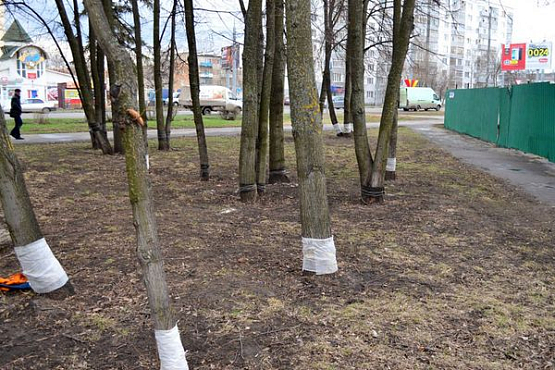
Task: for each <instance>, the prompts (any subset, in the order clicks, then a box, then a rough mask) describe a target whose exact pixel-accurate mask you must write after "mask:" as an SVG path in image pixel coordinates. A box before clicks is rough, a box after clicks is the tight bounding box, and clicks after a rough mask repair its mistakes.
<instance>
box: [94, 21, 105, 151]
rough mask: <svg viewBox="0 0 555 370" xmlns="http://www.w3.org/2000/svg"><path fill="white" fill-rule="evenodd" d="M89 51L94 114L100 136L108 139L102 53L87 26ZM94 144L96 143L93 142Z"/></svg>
mask: <svg viewBox="0 0 555 370" xmlns="http://www.w3.org/2000/svg"><path fill="white" fill-rule="evenodd" d="M89 50H90V56H91V77H92V81H93V85H94V86H93V87H94V112H95V115H96V122H98V123H99V125H100V130H101V131H102V135H104V137H106V140H107V139H108V133H107V131H106V99H105V98H104V91H105V90H104V88H105V87H104V52H103V51H102V48H101V47H100V45H98V43H97V42H96V36H95V34H94V31H93V29H92V26H90V24H89ZM95 143H96V141H95Z"/></svg>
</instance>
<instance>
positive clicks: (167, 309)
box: [85, 0, 188, 370]
mask: <svg viewBox="0 0 555 370" xmlns="http://www.w3.org/2000/svg"><path fill="white" fill-rule="evenodd" d="M85 7H86V8H87V10H88V13H89V18H90V20H91V24H92V25H93V27H94V30H95V33H96V35H97V38H98V41H99V42H100V45H101V46H102V49H103V50H104V52H105V53H106V57H107V59H108V60H110V61H111V62H112V63H113V65H114V70H115V78H116V81H114V84H113V86H114V88H112V89H111V91H110V96H111V98H112V106H113V108H112V109H117V110H119V112H120V115H119V117H122V121H121V122H120V124H121V126H122V129H123V131H124V134H123V135H124V145H125V156H126V161H125V163H126V170H127V179H128V182H129V198H130V200H131V206H132V209H133V223H134V225H135V229H136V232H137V256H138V258H139V262H140V264H141V267H142V272H143V281H144V283H145V286H146V290H147V294H148V299H149V304H150V309H151V313H152V318H153V321H154V329H155V336H156V341H157V344H158V354H159V357H160V360H161V368H162V369H170V368H171V369H178V370H185V369H188V366H187V360H186V359H185V351H184V350H183V346H182V345H181V338H180V336H179V330H178V328H177V323H176V319H175V317H174V313H173V309H172V307H171V303H170V298H169V294H168V287H167V283H166V277H165V273H164V263H163V257H162V250H161V248H160V241H159V239H158V230H157V224H156V218H155V215H154V206H153V204H152V195H151V189H150V182H149V180H148V174H147V159H146V155H147V147H146V142H145V140H144V131H143V129H142V127H141V126H143V125H144V122H143V121H142V118H141V115H140V114H139V113H138V112H137V80H136V79H135V78H129V76H128V71H130V70H133V61H132V59H131V57H130V55H129V54H128V53H127V52H126V50H125V49H124V48H123V47H122V46H121V45H120V44H119V43H118V42H117V40H116V39H115V37H114V33H113V31H112V30H111V29H110V28H107V27H105V25H106V24H107V18H106V14H105V12H104V9H103V7H102V4H101V3H100V0H85ZM170 364H172V365H170Z"/></svg>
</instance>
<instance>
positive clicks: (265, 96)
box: [256, 0, 276, 195]
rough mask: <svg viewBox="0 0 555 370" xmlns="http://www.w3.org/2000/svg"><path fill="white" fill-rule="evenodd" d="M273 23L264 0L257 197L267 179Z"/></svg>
mask: <svg viewBox="0 0 555 370" xmlns="http://www.w3.org/2000/svg"><path fill="white" fill-rule="evenodd" d="M275 23H276V19H275V4H274V0H266V52H265V55H264V72H263V76H262V93H261V96H260V114H259V117H258V121H259V127H258V145H257V150H258V155H257V156H256V176H257V179H256V187H257V190H258V195H262V193H264V189H265V187H266V177H267V166H268V140H269V139H268V114H269V110H270V94H271V91H272V72H273V69H274V49H275Z"/></svg>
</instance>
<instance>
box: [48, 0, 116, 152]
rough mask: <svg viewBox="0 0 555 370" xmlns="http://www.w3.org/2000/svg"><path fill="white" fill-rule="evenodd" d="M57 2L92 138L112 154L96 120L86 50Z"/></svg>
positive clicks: (60, 0)
mask: <svg viewBox="0 0 555 370" xmlns="http://www.w3.org/2000/svg"><path fill="white" fill-rule="evenodd" d="M55 3H56V7H57V8H58V13H59V14H60V19H61V21H62V26H63V28H64V33H65V35H66V38H67V41H68V43H69V46H70V49H71V54H72V56H73V64H74V66H75V73H76V74H77V80H78V81H79V89H78V91H79V97H80V98H81V103H82V105H83V110H84V111H85V116H86V117H87V122H88V125H89V132H90V133H91V140H95V141H96V142H97V143H98V145H99V146H100V149H101V150H102V153H104V154H112V153H113V151H112V146H111V145H110V142H109V141H108V140H107V139H106V138H104V137H103V135H102V133H101V130H100V125H99V123H98V122H97V121H96V116H95V114H94V105H93V95H92V90H91V86H90V82H89V81H90V75H89V72H88V68H87V64H86V62H85V59H84V52H83V51H82V48H80V47H79V41H78V39H77V38H76V37H75V35H74V34H73V29H72V28H71V23H70V21H69V18H68V16H67V13H66V9H65V6H64V3H63V1H62V0H55ZM79 32H80V31H79Z"/></svg>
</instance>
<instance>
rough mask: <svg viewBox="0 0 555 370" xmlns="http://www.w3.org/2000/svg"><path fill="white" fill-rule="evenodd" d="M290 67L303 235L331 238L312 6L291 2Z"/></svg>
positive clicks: (292, 117)
mask: <svg viewBox="0 0 555 370" xmlns="http://www.w3.org/2000/svg"><path fill="white" fill-rule="evenodd" d="M286 7H287V64H288V66H289V69H288V76H289V86H290V92H291V121H292V126H293V138H294V140H295V151H296V157H297V172H298V177H299V190H300V191H299V193H300V201H301V224H302V235H303V237H306V238H315V239H325V238H329V237H330V236H331V226H330V218H329V210H328V198H327V189H326V175H325V159H324V144H323V140H322V118H321V115H320V112H319V110H318V93H317V91H316V82H315V80H314V65H313V63H307V62H306V61H307V60H309V61H312V60H313V59H312V38H311V27H310V25H311V23H310V2H308V1H305V0H288V1H287V4H286Z"/></svg>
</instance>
